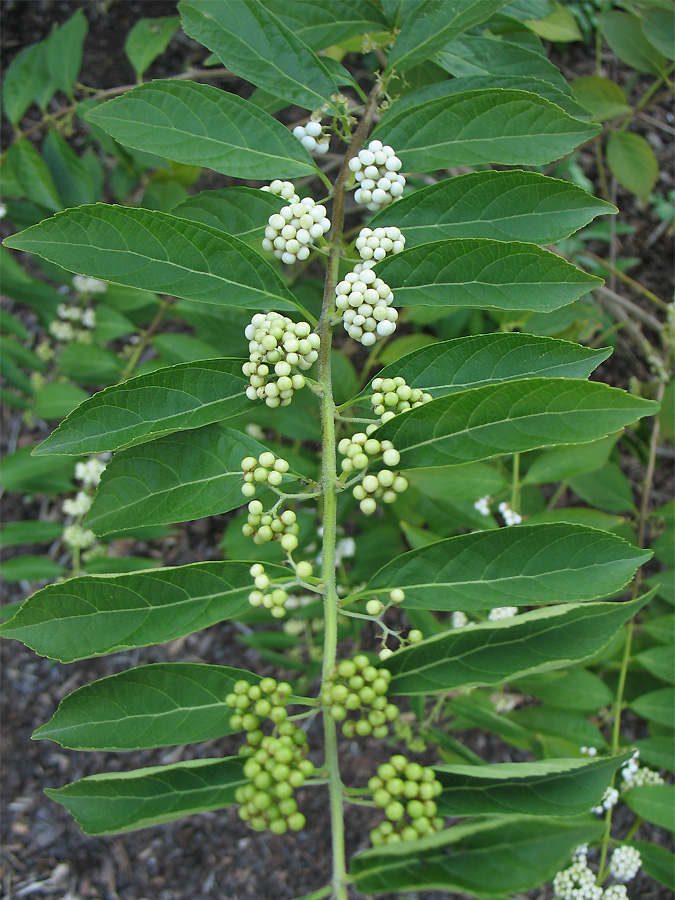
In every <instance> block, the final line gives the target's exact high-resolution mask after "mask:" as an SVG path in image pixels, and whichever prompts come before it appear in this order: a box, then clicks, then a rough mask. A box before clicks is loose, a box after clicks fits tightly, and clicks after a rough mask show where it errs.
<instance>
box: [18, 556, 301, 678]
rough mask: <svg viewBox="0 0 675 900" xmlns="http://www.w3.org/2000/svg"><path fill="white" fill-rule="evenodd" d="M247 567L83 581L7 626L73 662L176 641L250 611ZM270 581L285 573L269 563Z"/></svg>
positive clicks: (42, 650) (40, 600)
mask: <svg viewBox="0 0 675 900" xmlns="http://www.w3.org/2000/svg"><path fill="white" fill-rule="evenodd" d="M249 569H250V563H249V562H206V563H193V564H191V565H187V566H177V567H176V568H166V569H149V570H145V571H142V572H134V573H131V574H129V575H85V576H82V577H78V578H71V579H70V580H69V581H67V582H64V583H63V584H53V585H49V586H48V587H46V588H43V589H42V590H41V591H38V592H37V593H36V594H33V596H32V597H29V598H28V600H26V602H25V603H24V604H23V606H22V607H21V609H20V610H19V612H18V613H17V614H16V615H15V616H14V617H13V618H12V620H11V622H7V623H6V624H5V625H3V626H2V629H1V633H2V635H3V637H9V638H13V639H14V640H19V641H22V643H24V644H26V646H27V647H30V648H31V649H32V650H35V652H36V653H38V654H39V655H40V656H47V657H49V658H50V659H58V660H60V661H61V662H74V661H75V660H78V659H89V658H90V657H92V656H104V655H105V654H107V653H117V652H118V651H120V650H129V649H131V648H133V647H147V646H151V645H152V644H161V643H163V642H165V641H173V640H175V639H176V638H179V637H184V636H185V635H187V634H192V633H193V632H194V631H199V629H200V628H207V627H208V626H209V625H214V624H215V623H216V622H223V621H225V620H226V619H231V618H236V617H237V616H240V615H241V614H242V613H243V612H244V611H246V610H248V609H250V604H249V602H248V595H249V593H250V591H251V574H250V572H249ZM265 569H266V571H268V574H269V576H270V578H284V577H286V576H287V574H288V573H287V572H286V570H285V569H282V568H281V567H280V566H276V565H272V564H271V563H267V564H266V565H265Z"/></svg>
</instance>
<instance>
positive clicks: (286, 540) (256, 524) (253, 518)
mask: <svg viewBox="0 0 675 900" xmlns="http://www.w3.org/2000/svg"><path fill="white" fill-rule="evenodd" d="M241 530H242V532H243V534H244V535H245V536H246V537H250V538H253V543H254V544H258V545H260V544H267V543H269V542H270V541H279V543H280V544H281V546H282V548H283V549H284V550H285V551H286V552H287V553H292V552H293V551H294V550H295V548H296V547H297V546H298V538H297V534H298V523H297V522H296V516H295V513H294V512H293V510H292V509H285V510H284V511H283V512H282V513H281V515H279V516H277V515H276V514H274V513H271V512H270V513H264V512H263V505H262V503H261V502H260V500H251V502H250V503H249V505H248V518H247V521H246V522H245V523H244V525H242V528H241Z"/></svg>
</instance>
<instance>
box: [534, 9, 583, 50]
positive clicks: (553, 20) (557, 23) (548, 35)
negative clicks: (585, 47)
mask: <svg viewBox="0 0 675 900" xmlns="http://www.w3.org/2000/svg"><path fill="white" fill-rule="evenodd" d="M524 24H525V25H526V26H527V27H528V28H529V29H530V31H533V32H534V33H535V34H538V35H539V37H541V38H543V39H544V40H545V41H581V40H583V37H582V34H581V32H580V31H579V26H578V25H577V20H576V19H575V18H574V16H573V15H572V13H571V12H570V11H569V9H565V7H564V6H563V5H562V4H560V3H556V4H555V9H554V11H553V12H552V13H550V14H549V15H548V16H546V18H544V19H527V20H526V21H525V23H524Z"/></svg>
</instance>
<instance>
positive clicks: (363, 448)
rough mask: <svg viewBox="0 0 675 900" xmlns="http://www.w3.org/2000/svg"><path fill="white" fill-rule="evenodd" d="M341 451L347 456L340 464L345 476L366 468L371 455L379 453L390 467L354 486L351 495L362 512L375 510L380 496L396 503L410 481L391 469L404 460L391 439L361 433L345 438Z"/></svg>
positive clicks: (368, 476) (340, 445)
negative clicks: (378, 438) (357, 502)
mask: <svg viewBox="0 0 675 900" xmlns="http://www.w3.org/2000/svg"><path fill="white" fill-rule="evenodd" d="M369 429H370V426H369ZM338 451H339V452H340V453H341V454H342V456H344V457H345V459H343V460H342V462H341V463H340V468H341V469H342V471H343V473H344V474H345V475H349V474H350V473H351V472H353V471H355V470H356V469H365V468H367V466H368V464H369V463H370V460H371V458H372V457H374V456H378V455H379V454H380V453H381V454H382V462H383V463H384V464H385V466H387V467H388V468H386V469H381V470H380V471H379V472H378V473H377V474H376V475H366V476H365V477H364V478H363V480H362V481H361V482H359V484H356V485H354V487H353V489H352V494H353V495H354V497H355V498H356V499H357V500H358V501H359V506H360V508H361V512H363V513H365V515H367V516H370V515H372V514H373V513H374V512H375V509H376V508H377V503H376V502H375V501H376V500H379V499H380V498H381V499H382V501H383V503H393V502H394V501H395V500H396V496H397V494H400V493H402V492H403V491H405V490H406V489H407V487H408V482H407V480H406V479H405V478H404V477H403V476H402V475H397V474H395V473H394V472H392V471H391V467H393V466H397V465H398V464H399V462H400V460H401V454H400V453H399V452H398V450H396V449H395V447H394V445H393V444H392V442H391V441H378V440H376V439H375V438H372V437H369V436H368V434H367V433H364V432H358V433H357V434H355V435H353V436H352V437H351V438H343V439H342V440H341V441H340V443H339V444H338Z"/></svg>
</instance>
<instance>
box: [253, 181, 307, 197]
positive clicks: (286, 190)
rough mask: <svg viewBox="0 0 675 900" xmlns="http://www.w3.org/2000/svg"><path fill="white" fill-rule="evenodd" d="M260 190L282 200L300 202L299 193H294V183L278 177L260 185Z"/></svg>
mask: <svg viewBox="0 0 675 900" xmlns="http://www.w3.org/2000/svg"><path fill="white" fill-rule="evenodd" d="M260 190H261V191H266V192H267V193H269V194H274V195H275V196H276V197H281V198H282V200H288V202H289V203H299V202H300V195H299V194H296V193H295V185H294V184H293V182H292V181H281V179H280V178H277V179H275V180H274V181H273V182H272V183H271V184H266V185H265V186H264V187H261V188H260Z"/></svg>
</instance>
